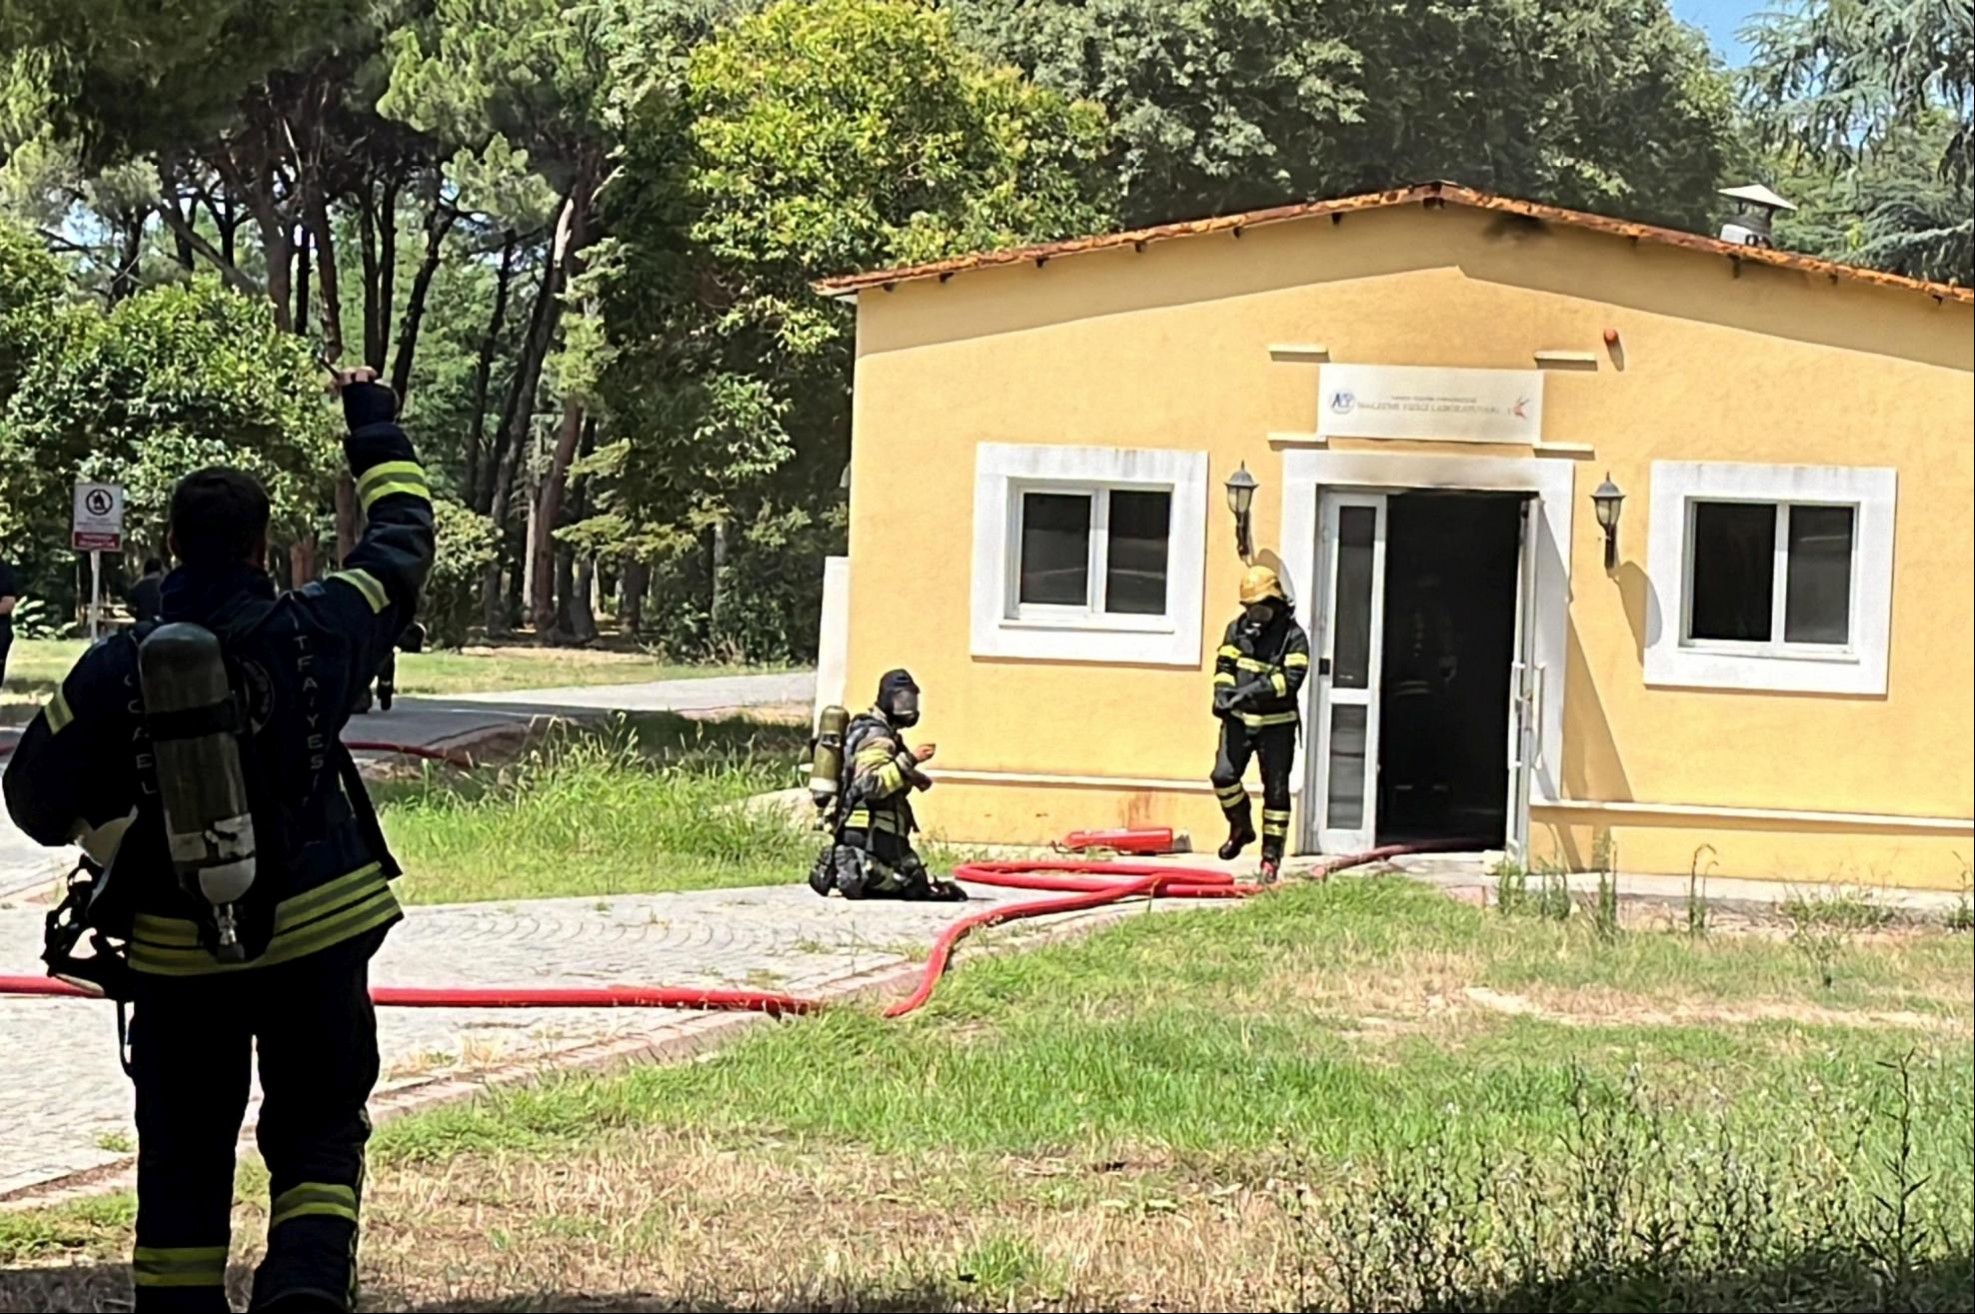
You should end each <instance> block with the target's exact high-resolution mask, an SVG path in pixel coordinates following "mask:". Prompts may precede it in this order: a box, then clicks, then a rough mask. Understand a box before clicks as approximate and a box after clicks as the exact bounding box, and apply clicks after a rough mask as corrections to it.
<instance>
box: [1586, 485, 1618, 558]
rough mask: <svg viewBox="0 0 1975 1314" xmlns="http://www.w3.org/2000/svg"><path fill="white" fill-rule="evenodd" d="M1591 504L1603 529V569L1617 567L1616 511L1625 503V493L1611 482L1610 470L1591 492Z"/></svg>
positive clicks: (1599, 525)
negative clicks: (1602, 481)
mask: <svg viewBox="0 0 1975 1314" xmlns="http://www.w3.org/2000/svg"><path fill="white" fill-rule="evenodd" d="M1591 505H1592V506H1593V507H1595V508H1596V509H1597V512H1598V527H1599V528H1600V529H1603V530H1604V531H1605V569H1606V570H1616V569H1617V568H1618V513H1619V511H1620V510H1621V509H1622V508H1623V507H1624V505H1625V494H1624V492H1623V491H1621V490H1620V488H1619V486H1618V485H1617V484H1615V483H1613V482H1612V476H1611V472H1610V471H1606V472H1605V482H1604V483H1602V484H1599V485H1598V487H1597V488H1596V489H1594V490H1593V491H1592V493H1591Z"/></svg>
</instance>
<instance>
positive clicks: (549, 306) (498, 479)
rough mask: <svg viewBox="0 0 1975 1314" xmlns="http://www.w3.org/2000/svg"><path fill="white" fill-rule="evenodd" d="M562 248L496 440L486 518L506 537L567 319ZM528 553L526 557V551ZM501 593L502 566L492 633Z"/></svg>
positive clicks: (552, 258)
mask: <svg viewBox="0 0 1975 1314" xmlns="http://www.w3.org/2000/svg"><path fill="white" fill-rule="evenodd" d="M569 214H570V203H569V202H568V201H567V200H565V201H564V202H563V207H562V216H561V218H560V219H559V220H558V221H557V224H556V229H557V234H558V238H559V239H560V237H561V236H562V235H563V234H565V233H566V231H567V229H568V225H569ZM561 245H562V242H561V240H558V241H557V243H556V249H552V250H551V252H550V255H549V258H548V259H546V260H545V261H543V263H542V286H541V288H540V289H539V290H538V291H537V292H536V294H535V310H534V313H533V315H532V316H531V317H530V319H529V325H528V336H527V338H526V339H525V340H524V341H523V343H522V348H521V359H520V360H519V361H517V362H516V364H515V372H514V380H513V382H512V383H511V384H510V385H509V387H508V394H507V405H506V406H505V407H504V408H503V410H502V413H501V428H500V437H499V438H498V439H497V441H498V442H499V444H500V453H501V455H500V461H499V464H498V465H497V466H496V467H495V469H494V483H493V491H492V492H491V493H490V494H489V496H488V499H487V513H488V515H490V516H492V517H493V520H494V524H495V525H496V526H499V527H501V528H502V532H505V526H506V524H507V517H508V512H509V510H510V508H511V506H512V504H513V499H514V478H515V470H516V467H517V465H518V464H519V462H520V459H521V454H522V449H523V447H524V445H525V444H526V442H527V438H528V430H529V425H530V423H531V422H532V420H533V419H534V414H535V389H536V386H537V385H538V384H539V383H540V382H541V377H542V360H543V358H544V357H545V356H547V355H548V349H549V340H550V339H551V338H553V337H554V336H555V328H556V324H557V322H558V321H559V320H560V318H561V314H562V297H561V295H560V293H561V284H560V281H559V275H560V273H561V269H562V261H561V258H560V256H561V252H560V249H559V248H560V247H561ZM523 552H524V554H525V553H526V548H525V547H524V549H523ZM499 589H500V573H499V568H498V565H494V566H489V567H488V568H487V575H486V578H485V581H484V583H483V587H482V593H481V602H482V609H483V610H484V612H485V613H486V619H487V625H488V628H489V629H490V630H491V629H494V628H496V627H497V626H500V625H501V620H500V613H501V607H500V598H499Z"/></svg>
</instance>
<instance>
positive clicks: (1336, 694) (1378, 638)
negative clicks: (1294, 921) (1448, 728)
mask: <svg viewBox="0 0 1975 1314" xmlns="http://www.w3.org/2000/svg"><path fill="white" fill-rule="evenodd" d="M1385 525H1386V515H1385V494H1383V493H1332V492H1326V493H1325V494H1324V495H1323V514H1322V518H1321V528H1320V530H1319V531H1318V533H1319V542H1318V545H1317V549H1318V560H1319V561H1321V562H1322V563H1323V564H1322V566H1321V567H1319V571H1320V573H1319V575H1318V579H1319V581H1320V582H1321V585H1322V588H1321V592H1320V594H1319V597H1318V601H1317V607H1316V610H1315V616H1316V619H1317V627H1318V634H1317V640H1316V651H1317V671H1316V676H1317V688H1316V694H1315V696H1314V697H1313V699H1312V700H1311V707H1312V709H1313V712H1314V715H1313V717H1312V720H1313V722H1314V726H1313V729H1312V732H1311V734H1310V746H1311V753H1312V759H1311V760H1312V761H1313V762H1314V763H1315V766H1316V770H1314V771H1312V772H1310V773H1309V777H1310V782H1311V792H1310V795H1309V797H1308V798H1307V799H1306V800H1305V815H1306V816H1308V817H1311V818H1312V819H1313V821H1314V823H1315V824H1314V826H1313V829H1314V830H1315V831H1316V840H1317V851H1318V852H1320V853H1362V852H1364V851H1365V850H1367V849H1370V848H1371V847H1372V846H1373V845H1374V843H1375V842H1376V841H1375V838H1374V837H1375V836H1376V835H1377V833H1378V701H1379V699H1378V690H1379V665H1380V662H1381V660H1382V656H1383V650H1384V647H1385Z"/></svg>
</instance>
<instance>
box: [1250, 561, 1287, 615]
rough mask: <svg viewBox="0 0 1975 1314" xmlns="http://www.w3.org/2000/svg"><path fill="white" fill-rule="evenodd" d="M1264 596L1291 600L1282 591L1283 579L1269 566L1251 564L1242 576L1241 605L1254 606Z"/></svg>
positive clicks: (1281, 600) (1280, 600)
mask: <svg viewBox="0 0 1975 1314" xmlns="http://www.w3.org/2000/svg"><path fill="white" fill-rule="evenodd" d="M1263 598H1274V599H1276V600H1277V601H1278V602H1287V601H1289V599H1288V597H1287V596H1285V595H1284V593H1283V591H1282V580H1281V579H1279V578H1277V576H1276V573H1275V572H1274V571H1273V570H1270V569H1269V568H1268V567H1267V566H1250V567H1249V568H1248V570H1247V573H1245V574H1244V575H1242V577H1241V605H1242V606H1244V607H1252V606H1254V605H1255V604H1256V603H1258V602H1260V601H1261V600H1262V599H1263Z"/></svg>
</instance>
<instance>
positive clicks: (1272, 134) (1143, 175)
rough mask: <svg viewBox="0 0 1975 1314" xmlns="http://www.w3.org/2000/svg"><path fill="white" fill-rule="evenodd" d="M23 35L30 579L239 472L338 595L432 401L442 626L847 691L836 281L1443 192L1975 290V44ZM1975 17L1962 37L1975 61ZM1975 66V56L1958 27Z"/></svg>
mask: <svg viewBox="0 0 1975 1314" xmlns="http://www.w3.org/2000/svg"><path fill="white" fill-rule="evenodd" d="M1959 4H1960V8H1959V9H1957V7H1956V0H1910V2H1909V0H1901V2H1900V3H1897V4H1889V3H1884V2H1883V0H1882V2H1881V3H1876V4H1875V3H1865V2H1864V0H1813V2H1812V3H1810V4H1808V5H1806V6H1803V7H1801V9H1800V10H1793V11H1791V12H1789V13H1786V14H1783V15H1778V16H1772V17H1770V18H1766V19H1765V20H1763V21H1764V26H1763V28H1762V30H1761V31H1760V32H1758V33H1757V34H1756V36H1755V37H1754V39H1753V41H1752V45H1753V48H1754V49H1755V50H1756V52H1757V59H1756V65H1755V67H1754V69H1753V70H1752V71H1751V72H1750V73H1749V74H1748V76H1747V77H1745V78H1744V80H1743V82H1742V84H1741V86H1740V91H1741V95H1740V97H1739V99H1738V97H1737V95H1736V90H1737V88H1736V84H1735V83H1734V81H1733V80H1732V79H1731V77H1730V75H1729V74H1728V72H1727V71H1726V70H1725V69H1723V68H1722V67H1721V66H1720V65H1719V64H1718V62H1716V61H1715V60H1713V59H1712V58H1711V57H1710V56H1709V55H1708V53H1707V47H1706V45H1705V43H1704V41H1703V39H1702V38H1701V36H1700V34H1699V33H1697V32H1696V31H1694V30H1693V29H1690V28H1687V27H1685V26H1683V25H1681V24H1679V23H1678V22H1676V21H1674V19H1673V18H1672V16H1671V15H1670V13H1669V11H1668V9H1667V6H1666V4H1665V2H1664V0H1300V2H1297V3H1291V0H1074V2H1059V0H1047V2H1045V0H937V2H936V0H773V2H771V0H577V2H570V0H315V2H314V3H311V4H309V5H306V6H304V5H301V4H299V3H294V2H293V0H182V2H181V3H175V4H173V5H170V6H165V7H163V8H160V7H159V6H156V5H153V4H140V3H137V2H136V0H0V50H5V51H6V52H7V53H6V54H5V55H4V56H3V57H0V216H3V217H4V219H0V399H4V401H0V475H4V477H5V479H6V480H7V484H6V487H7V491H8V497H7V498H6V499H5V502H6V506H5V507H4V508H0V542H4V545H5V546H6V547H8V548H9V549H11V550H13V551H14V552H15V553H16V555H25V556H27V557H29V558H30V559H32V560H35V561H41V562H44V563H46V568H45V569H44V570H43V572H42V576H41V578H40V579H39V587H41V588H42V589H43V590H45V591H51V592H55V593H60V592H61V591H62V590H63V589H64V588H66V587H67V585H66V583H65V576H66V572H65V571H63V570H62V569H61V568H60V567H61V563H60V560H59V558H60V555H61V553H60V547H59V545H60V543H61V540H62V535H61V532H60V529H61V526H60V521H61V519H62V517H63V516H64V515H66V507H67V499H66V494H65V487H66V484H67V482H68V481H70V480H72V479H74V478H76V477H78V476H80V475H84V474H94V475H107V476H113V477H117V478H121V479H124V480H126V481H127V482H129V483H130V485H131V487H132V489H133V506H134V509H135V512H136V515H137V518H138V522H139V523H140V524H141V525H142V526H143V528H142V532H143V533H146V534H152V533H155V532H156V529H157V525H156V520H157V517H158V515H159V514H160V511H161V507H162V500H161V499H162V497H163V495H164V491H165V490H166V489H167V488H168V486H169V483H170V480H171V479H172V478H174V477H175V476H176V474H178V473H182V472H183V470H184V469H186V468H189V466H190V465H191V464H195V463H198V462H203V461H208V460H228V461H232V462H234V463H237V464H242V465H246V466H249V467H250V468H253V469H255V470H257V471H260V472H261V473H263V474H264V475H265V476H266V477H267V478H268V479H269V480H270V482H271V483H272V484H273V486H274V487H275V489H276V493H277V498H278V502H279V506H280V516H281V520H280V524H279V526H278V532H279V536H280V537H281V538H282V540H283V545H284V546H285V547H286V548H287V549H288V551H287V553H286V554H285V556H284V558H283V559H282V560H281V561H278V562H277V563H276V564H277V565H278V566H279V567H280V568H281V570H282V571H283V572H284V574H285V576H286V578H288V579H289V580H294V581H299V580H303V579H307V578H309V577H311V576H312V575H314V574H316V573H318V572H319V571H320V570H322V569H323V568H324V565H325V563H327V562H329V561H330V560H332V559H333V557H334V556H335V554H336V553H337V552H338V551H339V550H341V549H342V548H343V547H344V546H346V545H347V543H348V541H349V538H350V536H351V535H352V534H353V533H354V532H355V527H356V519H357V515H358V510H357V507H356V504H355V500H354V498H353V497H352V496H351V495H350V490H349V488H348V485H347V480H340V479H338V478H337V477H336V471H335V469H334V461H333V447H332V446H331V445H328V443H327V438H326V437H325V433H326V431H325V428H324V426H325V424H327V423H328V421H327V420H326V419H325V416H326V415H327V408H326V405H325V403H324V402H323V401H322V399H321V397H320V395H319V389H318V380H317V378H316V376H315V375H314V373H313V367H312V365H311V361H312V358H313V357H314V356H315V355H316V354H317V353H318V352H320V353H323V354H326V355H328V356H330V357H333V358H339V359H341V360H343V361H346V362H351V361H358V360H361V361H366V362H368V363H370V364H372V365H374V366H376V367H377V368H379V369H380V370H381V371H383V372H384V373H385V374H386V375H387V376H388V377H389V378H390V379H391V381H392V382H393V383H394V384H395V385H396V386H397V387H398V388H399V389H400V390H401V391H402V392H404V393H405V395H406V408H407V417H408V422H409V424H410V425H411V427H412V429H413V431H414V435H415V437H416V439H417V441H418V442H419V444H420V448H421V454H422V456H423V458H424V459H425V461H426V462H427V464H428V466H429V467H430V468H431V471H432V474H433V479H434V484H435V487H436V488H437V489H438V490H440V492H441V493H442V495H443V497H444V498H445V506H444V508H443V511H442V516H441V520H442V524H443V525H444V526H445V527H446V531H447V539H448V542H449V543H454V544H456V546H451V547H442V553H444V554H446V555H445V556H444V557H443V559H442V561H441V563H440V569H439V570H438V572H437V573H436V574H435V576H434V584H433V590H434V597H433V600H432V603H431V606H432V610H433V614H434V615H435V616H440V615H443V616H444V617H445V618H446V620H445V625H444V628H445V630H446V633H447V634H448V636H449V637H457V636H458V635H460V634H463V633H464V631H465V629H466V627H467V625H468V623H469V622H473V623H477V624H479V625H482V626H485V627H486V628H487V629H489V630H491V631H501V630H504V629H507V628H510V627H513V626H516V625H532V626H533V627H534V628H535V629H536V630H538V631H539V632H542V633H544V634H546V635H549V636H554V637H561V638H565V639H573V640H577V641H582V640H586V639H588V638H589V637H591V636H592V635H593V634H595V632H596V630H597V628H598V619H597V616H596V612H597V610H598V609H599V608H601V609H602V610H604V611H606V612H614V613H615V618H616V621H617V624H618V626H619V628H620V629H621V630H623V631H625V632H627V633H632V634H636V635H639V636H641V637H643V638H644V639H646V640H647V641H650V642H653V643H656V644H659V645H661V646H663V647H665V648H666V649H668V650H670V651H673V652H675V653H677V654H679V655H693V654H703V653H709V652H718V653H721V654H724V655H730V656H744V657H751V658H761V659H774V658H800V657H803V656H806V655H808V653H809V652H810V650H811V647H812V645H813V643H814V638H815V616H816V611H817V606H818V601H819V595H820V571H819V569H818V564H817V558H818V557H820V556H822V555H824V554H826V553H829V552H833V551H840V550H841V548H842V543H843V534H844V525H845V521H846V512H845V502H844V495H843V492H842V489H841V488H840V485H839V477H840V474H841V472H842V471H843V469H844V465H845V462H846V461H847V459H848V451H849V404H848V403H849V385H850V370H851V361H852V354H853V353H852V338H851V326H852V324H851V316H850V313H849V311H848V310H847V309H846V308H845V307H843V306H840V305H837V304H835V303H831V302H826V301H822V300H820V299H818V298H816V297H815V296H814V295H813V294H812V293H811V291H810V288H809V285H810V283H811V281H812V280H813V279H815V278H816V277H818V276H822V275H827V274H833V273H841V272H845V271H848V270H851V269H854V268H860V267H869V266H875V265H883V264H891V263H897V262H909V261H917V260H923V259H929V258H934V257H938V256H943V255H950V254H955V253H959V252H963V251H967V250H973V249H982V248H992V247H996V246H1004V245H1008V244H1011V243H1021V242H1026V241H1033V240H1039V239H1047V238H1054V237H1062V236H1067V235H1072V234H1077V233H1083V232H1089V231H1095V230H1099V229H1102V228H1105V227H1108V226H1112V225H1118V224H1140V223H1151V222H1158V221H1162V220H1169V219H1176V218H1185V217H1190V216H1197V215H1200V214H1205V213H1209V212H1216V211H1228V210H1234V209H1242V208H1249V207H1253V206H1259V205H1269V204H1274V203H1278V202H1282V201H1286V200H1293V199H1303V198H1308V197H1317V196H1329V195H1339V194H1345V193H1349V192H1353V191H1358V190H1365V189H1373V188H1380V187H1385V186H1389V185H1392V184H1397V183H1408V182H1416V181H1419V180H1422V179H1427V178H1435V177H1444V178H1452V179H1456V180H1459V181H1463V182H1467V183H1470V184H1474V185H1477V186H1483V187H1490V188H1495V189H1498V190H1501V191H1505V192H1510V193H1515V194H1518V195H1524V196H1529V197H1532V198H1535V199H1538V200H1545V201H1551V202H1556V203H1560V204H1564V205H1570V206H1576V207H1581V208H1588V209H1593V210H1599V211H1604V212H1608V213H1615V214H1622V215H1626V216H1629V217H1635V218H1640V219H1646V220H1651V221H1656V222H1660V223H1668V224H1674V225H1678V226H1684V227H1691V228H1708V227H1711V226H1712V224H1711V219H1712V216H1713V214H1714V213H1715V212H1716V211H1717V210H1718V209H1719V208H1721V207H1720V203H1719V202H1718V200H1717V198H1716V197H1715V196H1714V189H1715V188H1716V187H1718V186H1720V185H1722V184H1723V183H1724V182H1741V181H1746V180H1747V178H1748V177H1750V176H1761V177H1763V178H1765V179H1766V180H1772V181H1774V182H1775V183H1776V185H1778V186H1779V187H1781V188H1782V189H1783V190H1784V191H1785V192H1786V194H1790V193H1794V194H1795V195H1797V196H1798V198H1799V199H1800V200H1802V201H1803V202H1804V207H1803V209H1802V211H1801V212H1800V213H1799V214H1798V215H1797V216H1796V217H1795V218H1794V219H1793V220H1792V221H1790V222H1788V223H1786V224H1784V225H1782V226H1781V227H1780V228H1779V238H1780V240H1782V241H1784V242H1785V243H1794V244H1798V245H1800V246H1803V247H1805V248H1806V249H1812V250H1817V251H1819V252H1821V253H1823V254H1833V255H1838V256H1840V257H1841V258H1847V259H1854V260H1861V261H1868V262H1872V263H1876V264H1881V265H1884V266H1885V267H1888V268H1896V269H1901V270H1904V271H1907V272H1917V273H1922V274H1925V275H1927V276H1931V277H1939V276H1944V274H1946V275H1951V276H1957V277H1965V276H1966V270H1967V266H1968V236H1969V229H1968V216H1969V212H1970V206H1969V204H1968V200H1967V192H1966V187H1967V177H1968V173H1969V170H1968V168H1967V152H1968V141H1969V132H1968V107H1969V99H1970V96H1969V88H1968V59H1967V54H1968V48H1967V40H1968V37H1967V25H1966V22H1965V10H1966V3H1965V0H1959ZM1957 14H1959V15H1961V19H1957ZM1957 22H1960V26H1957V25H1956V24H1957Z"/></svg>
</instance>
